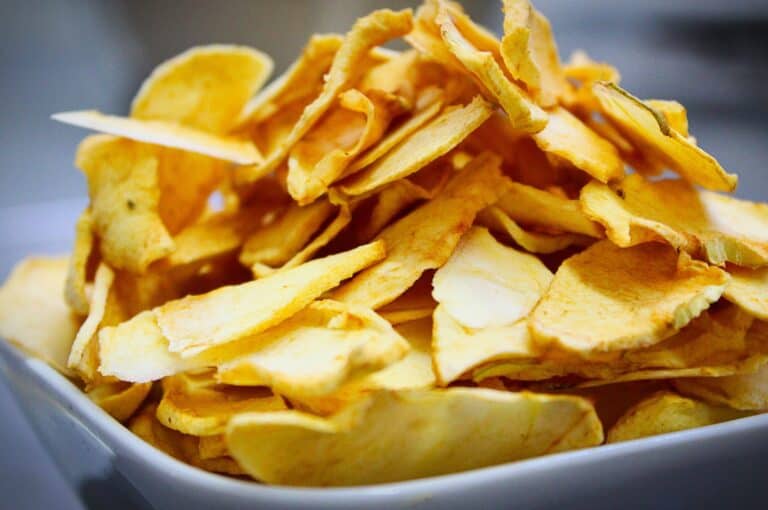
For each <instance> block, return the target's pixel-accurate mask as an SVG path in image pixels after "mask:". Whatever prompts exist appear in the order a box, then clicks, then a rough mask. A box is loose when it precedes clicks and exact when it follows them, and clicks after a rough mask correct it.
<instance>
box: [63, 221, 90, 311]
mask: <svg viewBox="0 0 768 510" xmlns="http://www.w3.org/2000/svg"><path fill="white" fill-rule="evenodd" d="M93 245H94V239H93V217H92V216H91V211H90V210H89V209H86V210H85V211H83V212H82V214H80V216H79V217H78V218H77V223H76V224H75V242H74V246H73V247H72V254H71V255H70V257H69V269H68V270H67V280H66V282H65V284H64V298H65V299H66V301H67V304H68V305H69V307H70V308H71V309H72V311H73V312H75V313H76V314H78V315H88V308H89V306H90V305H89V304H88V295H87V293H86V279H87V276H88V275H87V273H88V261H89V260H90V258H91V253H92V252H93Z"/></svg>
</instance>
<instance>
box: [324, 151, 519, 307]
mask: <svg viewBox="0 0 768 510" xmlns="http://www.w3.org/2000/svg"><path fill="white" fill-rule="evenodd" d="M507 189H508V180H507V179H506V178H505V177H503V176H502V175H501V172H500V170H499V159H498V158H497V157H496V156H494V155H492V154H490V153H484V154H481V155H480V156H478V157H476V158H475V159H474V160H473V161H472V162H471V163H469V164H467V166H466V167H464V169H463V170H461V172H459V173H458V175H456V176H454V177H453V178H452V179H451V181H450V182H449V183H448V184H447V185H446V187H445V189H443V191H441V192H440V193H439V194H438V195H437V196H436V197H435V198H433V199H432V200H430V201H429V202H427V203H425V204H424V205H422V206H420V207H419V208H417V209H416V210H414V211H413V212H411V213H410V214H408V215H407V216H405V217H404V218H402V219H400V220H399V221H397V222H396V223H394V224H392V225H390V226H389V227H387V228H386V229H384V230H383V231H382V232H381V234H379V236H378V237H377V239H380V240H382V241H384V242H385V243H386V246H387V251H388V254H387V258H386V259H385V260H384V261H382V262H381V263H379V264H376V265H375V266H373V267H370V268H368V269H366V270H365V271H363V272H361V273H360V274H359V275H357V276H356V277H355V278H353V279H352V280H351V281H349V282H347V283H345V284H344V285H342V286H341V287H340V288H339V289H338V290H336V291H335V292H334V295H333V296H334V299H338V300H339V301H345V302H349V303H352V302H354V303H360V304H364V305H366V306H370V307H371V308H374V309H376V308H379V307H381V306H383V305H386V304H387V303H391V302H392V301H394V300H395V299H396V298H397V297H398V296H400V295H401V294H403V293H404V292H405V291H406V290H408V288H409V287H410V286H411V285H413V283H414V282H416V280H418V278H419V277H420V276H421V274H422V273H423V272H424V271H426V270H428V269H435V268H438V267H440V266H442V265H443V264H444V263H445V261H446V260H448V257H450V256H451V253H453V250H454V248H455V247H456V245H457V244H458V242H459V239H460V238H461V235H462V234H463V233H464V232H465V231H467V230H468V229H469V227H470V226H471V225H472V222H473V221H474V218H475V215H476V214H477V212H478V211H480V210H481V209H483V208H485V207H486V206H488V205H490V204H491V203H493V202H495V201H496V200H497V199H498V197H499V195H500V194H502V193H504V191H505V190H507Z"/></svg>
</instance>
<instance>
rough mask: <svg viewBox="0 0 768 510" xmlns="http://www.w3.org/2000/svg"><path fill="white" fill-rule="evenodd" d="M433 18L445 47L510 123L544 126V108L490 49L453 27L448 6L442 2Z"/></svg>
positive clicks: (532, 128) (525, 128)
mask: <svg viewBox="0 0 768 510" xmlns="http://www.w3.org/2000/svg"><path fill="white" fill-rule="evenodd" d="M436 22H437V24H438V25H439V26H440V35H441V36H442V38H443V41H444V42H445V44H446V46H447V47H448V49H449V50H450V51H451V53H452V54H453V55H454V56H455V57H456V58H457V59H458V60H459V61H460V62H461V64H462V65H463V66H464V67H465V68H466V69H467V71H468V72H469V73H470V74H471V75H472V76H473V77H474V78H475V79H476V80H477V81H478V82H480V83H481V84H482V85H483V87H484V88H485V89H486V90H487V91H488V93H489V94H490V95H491V96H492V97H493V99H494V100H495V101H496V102H498V103H499V104H500V105H501V107H502V108H503V109H504V111H505V112H506V113H507V115H508V116H509V120H510V122H511V124H512V127H514V128H515V129H518V130H520V131H521V132H526V133H536V132H538V131H541V130H542V129H543V128H544V126H546V124H547V114H546V112H544V110H542V109H541V108H539V107H538V106H536V104H534V103H533V102H532V101H531V100H530V99H529V98H528V97H527V96H526V94H525V92H523V91H522V90H521V89H520V87H518V86H517V85H516V84H515V83H513V82H512V81H510V80H509V79H508V78H507V77H506V75H505V74H504V71H503V70H502V68H501V66H500V65H499V62H498V61H497V60H496V58H494V55H493V53H491V52H489V51H482V50H480V49H478V48H476V47H475V46H473V45H472V43H471V42H470V41H468V40H467V38H466V37H465V36H464V35H463V34H462V33H461V31H460V30H459V28H457V25H456V23H455V21H454V19H453V16H452V14H451V12H450V10H449V9H448V8H447V7H446V5H445V4H443V3H441V6H440V11H439V14H438V15H437V18H436Z"/></svg>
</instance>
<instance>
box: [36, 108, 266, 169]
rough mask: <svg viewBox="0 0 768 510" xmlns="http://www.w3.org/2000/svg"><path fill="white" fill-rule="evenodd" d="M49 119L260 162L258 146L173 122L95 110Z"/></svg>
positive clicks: (234, 159)
mask: <svg viewBox="0 0 768 510" xmlns="http://www.w3.org/2000/svg"><path fill="white" fill-rule="evenodd" d="M51 118H52V119H53V120H57V121H59V122H63V123H65V124H71V125H73V126H79V127H83V128H86V129H93V130H94V131H99V132H101V133H106V134H109V135H115V136H120V137H123V138H128V139H130V140H135V141H137V142H145V143H151V144H154V145H161V146H163V147H170V148H174V149H181V150H184V151H189V152H195V153H198V154H203V155H205V156H210V157H212V158H216V159H221V160H224V161H231V162H232V163H237V164H239V165H253V164H256V163H260V162H262V161H263V158H262V156H261V154H260V153H259V149H257V148H256V146H255V145H254V144H253V143H251V142H250V141H248V140H241V139H238V138H234V137H231V136H223V135H217V134H212V133H207V132H205V131H201V130H199V129H195V128H191V127H187V126H184V125H182V124H175V123H173V122H167V121H163V120H140V119H132V118H127V117H118V116H115V115H104V114H103V113H100V112H98V111H96V110H82V111H77V112H62V113H57V114H54V115H52V116H51Z"/></svg>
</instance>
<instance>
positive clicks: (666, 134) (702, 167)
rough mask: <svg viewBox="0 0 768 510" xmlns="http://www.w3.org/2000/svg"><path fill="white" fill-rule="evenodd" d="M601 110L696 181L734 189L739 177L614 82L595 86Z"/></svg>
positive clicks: (654, 155)
mask: <svg viewBox="0 0 768 510" xmlns="http://www.w3.org/2000/svg"><path fill="white" fill-rule="evenodd" d="M592 91H593V93H594V94H595V97H596V98H597V100H598V101H599V103H600V108H601V112H602V113H603V114H604V115H605V116H607V117H608V118H609V119H610V120H611V121H612V122H613V123H614V124H615V125H616V127H618V128H619V129H620V130H621V132H622V134H623V135H624V136H626V137H627V138H629V139H630V140H632V142H633V143H634V144H636V145H637V147H638V148H640V149H641V150H642V151H643V152H646V153H648V154H650V155H651V158H652V159H659V160H661V161H663V162H664V163H665V164H666V165H668V166H669V168H670V169H671V170H674V171H675V172H677V173H679V174H680V175H681V176H682V177H684V178H685V179H686V180H687V181H689V182H691V183H692V184H698V185H699V186H702V187H704V188H707V189H711V190H715V191H733V190H734V189H735V188H736V183H737V182H738V177H737V176H736V175H734V174H729V173H727V172H726V171H725V170H723V167H721V166H720V164H719V163H718V162H717V161H716V160H715V158H713V157H712V156H710V155H709V154H707V153H706V152H704V151H703V150H701V149H700V148H698V147H697V146H696V145H695V144H694V143H692V142H691V141H690V140H689V139H688V138H687V137H686V136H685V135H683V134H681V133H680V132H678V131H677V130H675V129H673V128H672V127H670V125H669V123H668V122H667V120H666V117H665V116H664V115H663V114H661V113H659V112H657V111H656V110H654V109H653V108H651V107H650V106H648V105H647V104H646V103H643V102H642V101H640V100H639V99H637V98H635V97H634V96H632V95H630V94H629V93H628V92H626V91H625V90H623V89H621V88H619V87H618V85H615V84H612V83H602V82H601V83H596V84H595V85H594V86H593V87H592Z"/></svg>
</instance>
